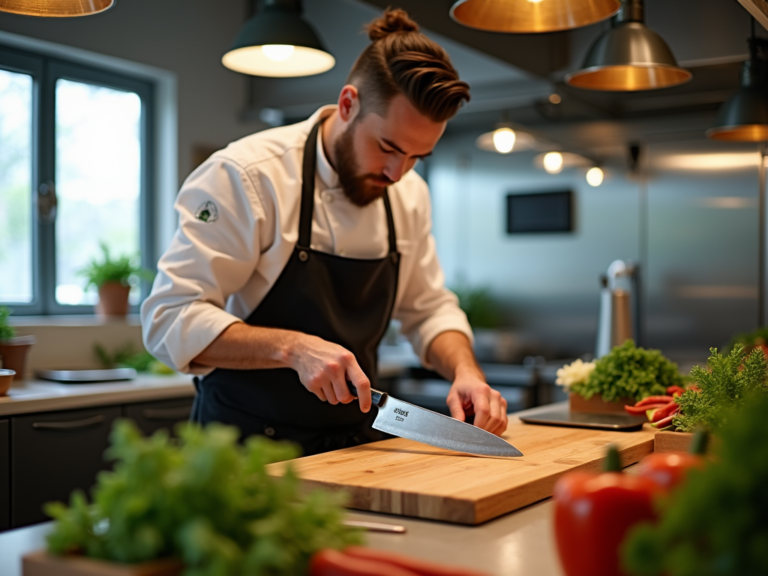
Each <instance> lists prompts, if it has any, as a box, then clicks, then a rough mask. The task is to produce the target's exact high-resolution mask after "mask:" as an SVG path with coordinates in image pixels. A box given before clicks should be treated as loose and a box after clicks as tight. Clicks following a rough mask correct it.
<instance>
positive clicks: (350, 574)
mask: <svg viewBox="0 0 768 576" xmlns="http://www.w3.org/2000/svg"><path fill="white" fill-rule="evenodd" d="M309 576H486V575H485V574H484V573H481V572H477V571H475V570H471V569H469V568H456V567H453V566H446V565H445V564H437V563H435V562H426V561H424V560H418V559H416V558H410V557H408V556H403V555H401V554H394V553H392V552H386V551H383V550H373V549H371V548H363V547H362V546H351V547H349V548H346V549H345V550H344V552H339V551H338V550H331V549H325V550H320V551H319V552H317V553H315V554H314V555H313V556H312V560H311V561H310V564H309Z"/></svg>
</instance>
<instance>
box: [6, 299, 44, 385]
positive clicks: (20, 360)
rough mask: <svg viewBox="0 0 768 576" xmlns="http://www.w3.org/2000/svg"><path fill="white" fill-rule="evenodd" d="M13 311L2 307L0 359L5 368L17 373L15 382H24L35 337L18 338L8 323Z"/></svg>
mask: <svg viewBox="0 0 768 576" xmlns="http://www.w3.org/2000/svg"><path fill="white" fill-rule="evenodd" d="M10 315H11V311H10V310H8V308H6V307H5V306H0V359H1V360H2V362H3V368H5V369H6V370H13V371H14V372H16V375H15V376H14V379H15V380H24V376H25V374H26V366H27V353H28V352H29V349H30V348H31V347H32V345H33V344H34V343H35V337H34V336H16V330H15V329H14V328H13V326H11V325H10V324H9V323H8V317H9V316H10Z"/></svg>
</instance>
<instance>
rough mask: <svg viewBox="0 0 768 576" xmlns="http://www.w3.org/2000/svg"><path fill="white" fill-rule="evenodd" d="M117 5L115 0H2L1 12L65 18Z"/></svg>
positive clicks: (94, 12) (0, 3)
mask: <svg viewBox="0 0 768 576" xmlns="http://www.w3.org/2000/svg"><path fill="white" fill-rule="evenodd" d="M114 5H115V0H0V12H11V13H12V14H23V15H25V16H46V17H49V18H65V17H69V16H90V15H91V14H98V13H99V12H104V10H107V9H108V8H111V7H112V6H114Z"/></svg>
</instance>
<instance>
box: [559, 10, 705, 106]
mask: <svg viewBox="0 0 768 576" xmlns="http://www.w3.org/2000/svg"><path fill="white" fill-rule="evenodd" d="M644 20H645V14H644V10H643V0H622V6H621V10H620V11H619V13H618V14H617V15H616V17H615V18H614V19H613V22H612V26H611V29H610V30H608V31H607V32H604V33H603V34H602V35H601V36H600V37H599V38H598V39H597V40H596V41H595V42H594V44H592V46H591V47H590V49H589V51H588V52H587V57H586V58H585V59H584V64H583V65H582V67H581V69H580V70H576V71H575V72H571V73H570V74H568V75H567V76H566V77H565V81H566V82H567V83H568V84H570V85H571V86H574V87H576V88H586V89H588V90H606V91H627V92H631V91H636V90H653V89H657V88H667V87H669V86H676V85H678V84H683V83H685V82H687V81H688V80H690V79H691V76H692V75H691V73H690V72H689V71H688V70H685V69H684V68H680V67H679V66H678V65H677V61H676V60H675V57H674V55H673V54H672V51H671V50H670V49H669V46H667V43H666V42H664V40H663V39H662V37H661V36H659V35H658V34H656V32H654V31H653V30H651V29H650V28H648V27H647V26H646V25H645V24H644V23H643V22H644Z"/></svg>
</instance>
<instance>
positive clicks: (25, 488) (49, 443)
mask: <svg viewBox="0 0 768 576" xmlns="http://www.w3.org/2000/svg"><path fill="white" fill-rule="evenodd" d="M120 416H121V409H120V407H119V406H109V407H100V408H91V409H85V410H67V411H62V412H48V413H42V414H32V415H29V416H17V417H13V418H11V419H10V433H11V442H10V446H11V483H10V487H11V493H12V494H13V498H12V500H11V526H12V527H14V528H18V527H21V526H26V525H28V524H34V523H36V522H42V521H44V520H46V519H47V517H46V515H45V513H44V512H43V511H42V506H43V504H45V503H46V502H51V501H57V500H58V501H62V502H69V495H70V493H71V492H72V491H73V490H75V489H80V490H84V491H85V492H86V493H87V492H88V490H89V489H90V487H91V486H93V484H94V482H95V480H96V475H97V474H98V472H99V471H101V470H105V469H107V468H109V463H108V462H107V461H105V460H104V451H105V450H106V449H107V446H108V440H109V432H110V430H111V429H112V424H113V422H114V421H115V420H116V419H117V418H119V417H120Z"/></svg>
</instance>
